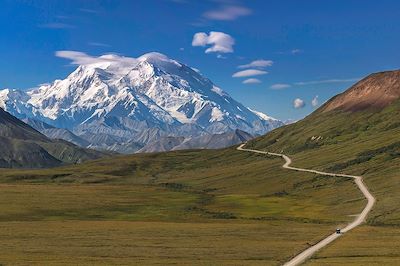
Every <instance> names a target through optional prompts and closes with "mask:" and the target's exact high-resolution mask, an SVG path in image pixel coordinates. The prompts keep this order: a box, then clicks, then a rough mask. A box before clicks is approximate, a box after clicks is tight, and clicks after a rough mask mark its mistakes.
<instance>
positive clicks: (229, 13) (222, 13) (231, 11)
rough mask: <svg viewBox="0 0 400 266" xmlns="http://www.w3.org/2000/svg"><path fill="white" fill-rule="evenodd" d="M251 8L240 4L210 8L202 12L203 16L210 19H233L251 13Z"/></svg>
mask: <svg viewBox="0 0 400 266" xmlns="http://www.w3.org/2000/svg"><path fill="white" fill-rule="evenodd" d="M251 12H252V11H251V9H248V8H246V7H241V6H231V5H228V6H223V7H221V8H220V9H218V10H210V11H207V12H205V13H204V14H203V17H205V18H207V19H210V20H235V19H237V18H239V17H242V16H248V15H250V14H251Z"/></svg>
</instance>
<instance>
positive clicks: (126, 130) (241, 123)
mask: <svg viewBox="0 0 400 266" xmlns="http://www.w3.org/2000/svg"><path fill="white" fill-rule="evenodd" d="M97 59H98V60H97V61H96V62H94V63H90V64H85V65H80V66H79V67H78V68H77V69H76V70H75V71H74V72H72V73H71V74H70V75H69V76H68V77H67V78H66V79H64V80H56V81H54V82H53V83H51V84H48V85H43V86H41V87H39V88H38V89H33V90H30V91H21V90H15V89H14V90H11V89H5V90H1V91H0V107H2V108H4V109H5V110H6V111H8V112H10V113H11V114H13V115H15V116H16V117H18V118H21V119H27V118H30V119H36V120H40V121H43V122H45V123H47V124H49V125H52V126H54V127H57V128H65V129H68V130H70V131H72V132H73V133H75V134H76V135H78V136H84V138H85V139H86V140H88V141H89V142H91V143H93V145H92V147H98V145H97V144H95V142H96V141H95V139H98V137H99V135H101V136H103V137H102V138H101V139H102V140H103V142H102V143H101V144H104V143H105V142H104V141H106V140H105V139H107V141H110V142H111V143H112V142H114V143H113V145H115V144H118V145H121V143H124V142H130V143H131V142H132V141H133V142H138V143H141V144H143V145H145V144H148V142H149V141H150V140H149V139H151V138H153V140H155V139H157V138H160V137H167V136H176V137H177V136H179V137H193V136H199V135H203V134H221V133H225V132H228V131H233V130H236V129H240V130H243V131H246V132H248V133H250V134H252V135H258V134H264V133H265V132H267V131H269V130H271V129H273V128H275V127H278V126H281V125H283V123H282V122H281V121H279V120H276V119H274V118H271V117H269V116H267V115H265V114H263V113H260V112H256V111H253V110H251V109H249V108H246V107H245V106H243V105H242V104H240V103H239V102H237V101H235V100H234V99H233V98H231V97H230V96H229V95H228V94H227V93H225V92H224V91H223V90H222V89H220V88H219V87H217V86H216V85H214V84H213V83H212V82H211V81H210V80H209V79H207V78H205V77H204V76H203V75H201V74H200V73H199V72H198V71H196V70H194V69H192V68H191V67H188V66H186V65H184V64H182V63H179V62H177V61H175V60H172V59H169V58H168V57H167V56H165V55H163V54H160V53H148V54H145V55H142V56H141V57H139V58H136V59H133V58H126V57H121V56H117V55H104V56H101V57H99V58H97ZM146 134H150V135H149V136H147V135H146ZM146 136H147V137H148V138H147V140H142V139H146ZM92 139H93V141H92ZM106 146H109V145H106ZM102 148H107V147H102Z"/></svg>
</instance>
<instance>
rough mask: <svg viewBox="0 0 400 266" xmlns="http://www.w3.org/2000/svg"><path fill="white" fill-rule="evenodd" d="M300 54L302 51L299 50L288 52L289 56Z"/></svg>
mask: <svg viewBox="0 0 400 266" xmlns="http://www.w3.org/2000/svg"><path fill="white" fill-rule="evenodd" d="M302 52H303V50H300V49H293V50H291V51H290V53H291V54H300V53H302Z"/></svg>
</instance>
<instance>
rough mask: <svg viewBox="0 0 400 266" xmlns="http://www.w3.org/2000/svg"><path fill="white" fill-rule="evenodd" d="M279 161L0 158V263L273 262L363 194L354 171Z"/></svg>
mask: <svg viewBox="0 0 400 266" xmlns="http://www.w3.org/2000/svg"><path fill="white" fill-rule="evenodd" d="M281 165H282V160H281V159H276V158H272V157H268V156H260V155H255V154H249V153H244V152H240V151H236V150H235V149H224V150H218V151H180V152H171V153H164V154H162V153H160V154H145V155H133V156H125V157H116V158H111V159H106V160H98V161H92V162H87V163H85V164H82V165H77V166H68V167H63V168H55V169H47V170H2V171H1V172H0V182H1V184H0V190H1V192H2V193H0V246H1V252H0V263H4V264H6V265H7V264H13V265H16V264H22V265H27V264H29V265H34V264H36V265H38V264H40V265H43V264H51V265H61V264H85V265H93V264H104V265H107V264H108V265H109V264H119V265H124V264H146V265H149V264H150V265H151V264H153V265H154V264H162V265H165V264H192V265H193V264H195V265H210V264H211V265H280V264H282V263H284V262H286V261H287V260H288V259H289V258H291V257H292V256H294V255H296V254H297V253H299V252H300V251H301V250H303V249H305V248H307V247H308V246H309V245H312V244H314V243H316V242H317V241H318V240H320V239H321V238H323V237H324V236H326V235H328V234H330V233H332V232H333V231H334V230H335V228H336V227H337V226H341V225H343V224H347V223H348V222H349V221H351V220H352V219H353V217H352V216H351V215H354V214H357V213H358V212H359V211H361V209H362V208H363V206H364V205H365V199H364V198H363V196H362V194H361V193H360V192H359V191H358V189H357V187H356V186H355V185H354V183H353V182H352V180H351V179H347V178H339V177H325V176H319V175H314V174H310V173H297V172H292V171H289V170H285V169H282V168H281ZM160 169H163V170H162V171H160ZM250 169H251V171H250ZM343 239H344V238H343ZM339 243H341V241H339V242H338V244H339ZM327 250H328V249H327ZM323 252H325V251H322V252H321V254H323ZM311 262H312V261H311Z"/></svg>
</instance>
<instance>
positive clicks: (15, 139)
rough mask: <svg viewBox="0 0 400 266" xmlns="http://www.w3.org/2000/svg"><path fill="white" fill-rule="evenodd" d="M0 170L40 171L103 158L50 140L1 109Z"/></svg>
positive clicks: (97, 153)
mask: <svg viewBox="0 0 400 266" xmlns="http://www.w3.org/2000/svg"><path fill="white" fill-rule="evenodd" d="M0 145H1V149H0V167H1V168H8V167H22V168H41V167H53V166H58V165H61V164H63V163H79V162H82V161H84V160H88V159H96V158H100V157H101V156H102V155H103V154H101V153H99V152H95V151H91V150H86V149H83V148H79V147H77V146H75V145H73V144H71V143H68V142H66V141H63V140H50V139H49V138H47V137H46V136H44V135H42V134H41V133H39V132H38V131H36V130H35V129H33V128H32V127H30V126H29V125H27V124H25V123H24V122H22V121H20V120H19V119H17V118H16V117H14V116H12V115H10V114H9V113H7V112H5V111H4V110H3V109H1V108H0Z"/></svg>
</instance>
